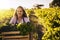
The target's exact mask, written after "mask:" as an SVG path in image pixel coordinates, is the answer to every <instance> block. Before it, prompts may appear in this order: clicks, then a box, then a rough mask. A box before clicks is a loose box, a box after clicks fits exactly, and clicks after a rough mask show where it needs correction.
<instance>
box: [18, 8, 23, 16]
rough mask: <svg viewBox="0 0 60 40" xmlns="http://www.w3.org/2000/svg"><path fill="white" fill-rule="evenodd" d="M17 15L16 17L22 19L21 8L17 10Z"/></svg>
mask: <svg viewBox="0 0 60 40" xmlns="http://www.w3.org/2000/svg"><path fill="white" fill-rule="evenodd" d="M17 15H18V17H22V15H23V10H22V8H17Z"/></svg>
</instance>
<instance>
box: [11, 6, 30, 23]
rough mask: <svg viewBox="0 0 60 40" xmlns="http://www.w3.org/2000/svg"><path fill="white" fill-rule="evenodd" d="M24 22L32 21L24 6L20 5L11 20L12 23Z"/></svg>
mask: <svg viewBox="0 0 60 40" xmlns="http://www.w3.org/2000/svg"><path fill="white" fill-rule="evenodd" d="M24 22H25V23H27V22H30V21H29V19H28V17H27V15H26V12H25V10H24V9H23V7H21V6H18V7H17V9H16V12H15V14H14V16H13V17H12V19H11V20H10V24H18V23H24Z"/></svg>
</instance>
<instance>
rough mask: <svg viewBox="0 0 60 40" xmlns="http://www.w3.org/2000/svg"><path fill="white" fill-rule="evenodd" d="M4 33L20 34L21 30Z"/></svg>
mask: <svg viewBox="0 0 60 40" xmlns="http://www.w3.org/2000/svg"><path fill="white" fill-rule="evenodd" d="M1 34H2V35H6V34H20V31H10V32H2V33H1Z"/></svg>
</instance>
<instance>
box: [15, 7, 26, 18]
mask: <svg viewBox="0 0 60 40" xmlns="http://www.w3.org/2000/svg"><path fill="white" fill-rule="evenodd" d="M17 8H21V9H22V10H23V15H22V18H24V17H27V14H26V12H25V10H24V8H23V7H22V6H18V7H17ZM14 15H15V17H16V18H17V19H18V15H17V10H16V12H15V14H14Z"/></svg>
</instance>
